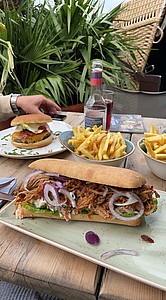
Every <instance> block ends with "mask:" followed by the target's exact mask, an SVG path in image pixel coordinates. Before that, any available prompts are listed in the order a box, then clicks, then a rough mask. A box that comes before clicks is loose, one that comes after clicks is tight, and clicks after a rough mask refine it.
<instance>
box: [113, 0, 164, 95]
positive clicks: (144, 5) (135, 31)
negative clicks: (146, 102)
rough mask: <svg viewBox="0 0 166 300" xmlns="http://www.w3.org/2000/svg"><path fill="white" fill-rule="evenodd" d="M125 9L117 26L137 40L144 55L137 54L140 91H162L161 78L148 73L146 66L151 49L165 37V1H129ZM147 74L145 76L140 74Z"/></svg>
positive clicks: (124, 6)
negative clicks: (163, 24)
mask: <svg viewBox="0 0 166 300" xmlns="http://www.w3.org/2000/svg"><path fill="white" fill-rule="evenodd" d="M121 7H122V8H124V9H123V10H122V12H121V13H120V14H119V15H118V18H117V19H116V21H115V24H116V25H117V26H119V27H120V28H123V29H125V30H127V34H128V35H129V36H131V37H132V38H135V39H136V40H137V43H138V46H139V47H140V48H141V49H143V54H142V55H140V53H138V51H137V52H135V56H136V62H137V67H138V68H137V70H135V67H134V66H133V69H134V70H135V71H136V72H138V73H136V80H137V81H138V83H139V90H143V91H152V92H157V91H159V89H160V82H161V76H160V75H155V76H153V75H149V74H145V73H146V66H147V61H148V57H149V54H150V51H151V48H152V46H153V48H155V44H156V43H159V42H160V40H161V39H162V37H163V30H162V29H161V27H160V25H161V22H162V20H163V17H164V15H165V12H166V2H165V0H129V1H125V2H123V3H122V4H121ZM140 72H141V73H142V72H145V73H144V74H143V75H140V74H139V73H140Z"/></svg>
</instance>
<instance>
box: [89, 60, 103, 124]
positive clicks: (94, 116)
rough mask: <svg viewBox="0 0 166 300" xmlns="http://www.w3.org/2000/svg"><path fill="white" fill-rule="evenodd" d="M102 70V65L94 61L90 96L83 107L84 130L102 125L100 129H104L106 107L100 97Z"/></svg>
mask: <svg viewBox="0 0 166 300" xmlns="http://www.w3.org/2000/svg"><path fill="white" fill-rule="evenodd" d="M102 70H103V66H102V63H101V62H98V61H94V62H93V64H92V74H91V81H90V85H91V90H90V96H89V98H88V100H87V102H86V103H85V106H84V127H85V128H87V127H90V128H92V127H93V126H94V125H97V126H101V125H102V128H103V129H104V130H105V129H106V114H107V106H106V104H105V101H104V98H103V96H102Z"/></svg>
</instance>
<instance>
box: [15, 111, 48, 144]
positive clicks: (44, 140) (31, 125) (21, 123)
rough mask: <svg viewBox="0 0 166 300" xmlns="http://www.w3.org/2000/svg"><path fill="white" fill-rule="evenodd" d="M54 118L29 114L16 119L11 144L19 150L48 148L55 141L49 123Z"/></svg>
mask: <svg viewBox="0 0 166 300" xmlns="http://www.w3.org/2000/svg"><path fill="white" fill-rule="evenodd" d="M51 121H52V118H51V117H50V116H48V115H45V114H27V115H22V116H18V117H16V118H14V119H13V120H12V121H11V126H16V128H15V130H14V132H13V133H12V138H11V143H12V145H13V146H15V147H17V148H23V149H34V148H40V147H44V146H47V145H49V144H51V142H52V140H53V134H52V132H51V130H50V128H49V125H48V123H49V122H51Z"/></svg>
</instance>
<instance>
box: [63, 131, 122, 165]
mask: <svg viewBox="0 0 166 300" xmlns="http://www.w3.org/2000/svg"><path fill="white" fill-rule="evenodd" d="M73 132H74V135H73V137H72V138H71V139H70V140H69V141H68V143H69V144H71V145H72V146H73V148H74V151H75V153H76V154H78V155H81V156H83V157H86V158H89V159H92V160H108V159H115V158H119V157H122V156H124V155H126V143H125V141H124V139H123V137H122V135H121V133H120V132H117V133H115V132H107V131H105V130H102V126H100V127H97V126H96V125H95V126H93V128H86V129H84V128H83V127H82V126H77V127H75V128H74V129H73Z"/></svg>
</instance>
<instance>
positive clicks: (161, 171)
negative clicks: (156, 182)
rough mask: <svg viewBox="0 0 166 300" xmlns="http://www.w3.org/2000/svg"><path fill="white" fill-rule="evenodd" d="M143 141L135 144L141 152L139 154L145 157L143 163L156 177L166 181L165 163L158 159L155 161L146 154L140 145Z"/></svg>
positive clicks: (144, 148)
mask: <svg viewBox="0 0 166 300" xmlns="http://www.w3.org/2000/svg"><path fill="white" fill-rule="evenodd" d="M143 140H144V139H140V140H139V141H138V143H137V147H138V149H139V150H140V151H141V153H142V154H143V155H144V157H145V161H146V163H147V165H148V167H149V169H150V170H151V171H152V173H153V174H154V175H156V176H157V177H159V178H161V179H163V180H166V161H165V162H164V161H161V160H158V159H155V158H153V157H151V156H149V155H147V153H146V147H145V146H144V145H141V144H142V142H143Z"/></svg>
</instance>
